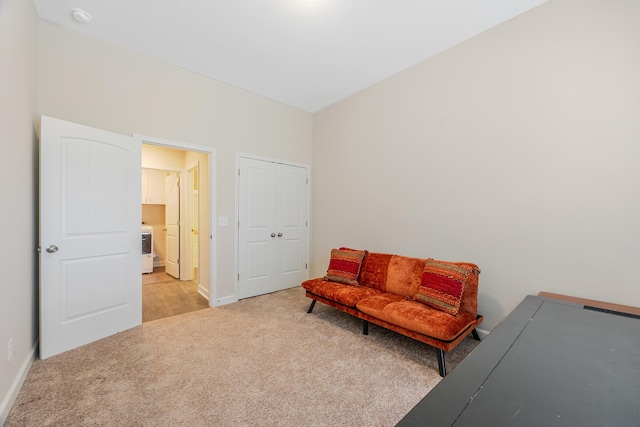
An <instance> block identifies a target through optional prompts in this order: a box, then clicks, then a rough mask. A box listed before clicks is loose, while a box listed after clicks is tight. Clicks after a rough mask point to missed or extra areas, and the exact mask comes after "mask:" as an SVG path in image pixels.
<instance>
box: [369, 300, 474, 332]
mask: <svg viewBox="0 0 640 427" xmlns="http://www.w3.org/2000/svg"><path fill="white" fill-rule="evenodd" d="M356 307H357V308H358V310H360V311H361V312H363V313H366V314H368V315H370V316H373V317H376V318H378V319H380V320H384V321H385V322H389V323H393V324H395V325H398V326H400V327H403V328H405V329H408V330H411V331H415V332H418V333H420V334H423V335H427V336H429V337H433V338H436V339H439V340H442V341H451V340H453V339H455V338H456V337H457V336H458V335H459V334H460V333H461V332H462V331H464V330H466V329H467V328H468V327H469V326H471V325H472V324H473V323H474V321H475V316H473V315H472V314H469V313H465V312H460V313H458V315H456V316H451V315H450V314H447V313H445V312H443V311H440V310H437V309H434V308H432V307H430V306H428V305H425V304H421V303H419V302H415V301H409V300H406V299H405V298H404V297H401V296H400V295H396V294H389V293H383V294H380V295H375V296H372V297H368V298H364V299H362V300H360V301H359V302H358V303H357V304H356Z"/></svg>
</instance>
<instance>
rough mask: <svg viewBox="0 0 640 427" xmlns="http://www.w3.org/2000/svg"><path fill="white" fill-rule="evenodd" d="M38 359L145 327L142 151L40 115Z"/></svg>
mask: <svg viewBox="0 0 640 427" xmlns="http://www.w3.org/2000/svg"><path fill="white" fill-rule="evenodd" d="M40 136H41V139H40V248H41V254H40V357H41V358H43V359H44V358H47V357H50V356H53V355H56V354H58V353H61V352H64V351H67V350H70V349H73V348H75V347H79V346H81V345H84V344H87V343H90V342H92V341H96V340H98V339H101V338H104V337H106V336H109V335H112V334H115V333H117V332H120V331H123V330H125V329H129V328H132V327H134V326H137V325H140V324H141V322H142V279H141V273H140V271H141V241H140V236H141V234H140V223H141V211H140V185H141V184H140V157H141V147H140V145H139V144H136V143H135V142H134V140H133V139H132V138H130V137H126V136H123V135H118V134H114V133H111V132H106V131H103V130H99V129H93V128H90V127H87V126H82V125H78V124H75V123H70V122H66V121H62V120H58V119H54V118H51V117H46V116H42V121H41V133H40Z"/></svg>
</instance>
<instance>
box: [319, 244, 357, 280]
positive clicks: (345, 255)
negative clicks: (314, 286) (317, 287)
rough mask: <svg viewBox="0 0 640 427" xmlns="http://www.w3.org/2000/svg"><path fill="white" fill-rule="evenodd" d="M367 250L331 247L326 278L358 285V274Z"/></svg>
mask: <svg viewBox="0 0 640 427" xmlns="http://www.w3.org/2000/svg"><path fill="white" fill-rule="evenodd" d="M365 254H366V251H359V250H356V249H348V248H340V249H331V260H330V261H329V269H328V270H327V275H326V276H324V280H330V281H332V282H338V283H344V284H345V285H358V275H359V274H360V268H361V267H362V260H363V259H364V255H365Z"/></svg>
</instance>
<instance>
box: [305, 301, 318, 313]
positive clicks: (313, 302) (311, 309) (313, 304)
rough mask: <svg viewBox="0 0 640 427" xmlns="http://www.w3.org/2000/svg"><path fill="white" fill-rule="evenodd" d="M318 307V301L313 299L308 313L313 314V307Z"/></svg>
mask: <svg viewBox="0 0 640 427" xmlns="http://www.w3.org/2000/svg"><path fill="white" fill-rule="evenodd" d="M315 305H316V300H314V299H312V300H311V305H310V306H309V309H308V310H307V313H311V312H312V311H313V307H315Z"/></svg>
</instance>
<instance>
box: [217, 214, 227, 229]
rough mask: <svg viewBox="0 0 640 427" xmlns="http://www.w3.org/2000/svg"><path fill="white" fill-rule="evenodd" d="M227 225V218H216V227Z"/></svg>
mask: <svg viewBox="0 0 640 427" xmlns="http://www.w3.org/2000/svg"><path fill="white" fill-rule="evenodd" d="M228 225H229V218H227V217H226V216H221V217H219V218H218V227H227V226H228Z"/></svg>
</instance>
